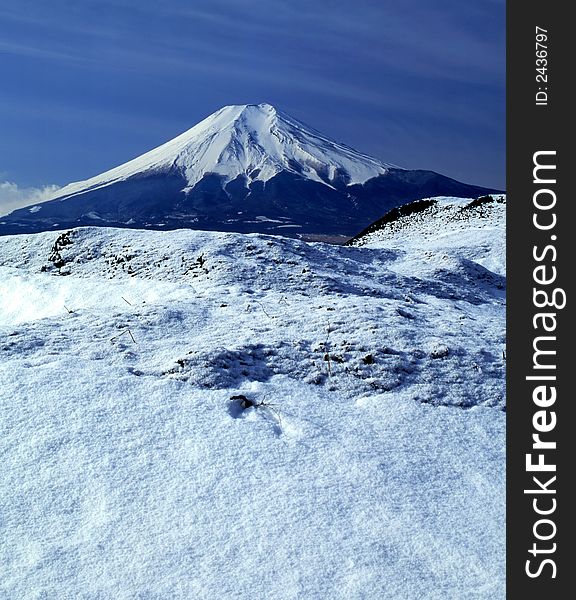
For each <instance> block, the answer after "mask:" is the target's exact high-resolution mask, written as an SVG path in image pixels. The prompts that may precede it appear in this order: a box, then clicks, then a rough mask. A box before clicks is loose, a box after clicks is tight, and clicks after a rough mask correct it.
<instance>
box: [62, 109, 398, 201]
mask: <svg viewBox="0 0 576 600" xmlns="http://www.w3.org/2000/svg"><path fill="white" fill-rule="evenodd" d="M390 167H394V168H399V167H396V166H395V165H392V164H387V163H382V162H380V161H379V160H377V159H375V158H372V157H371V156H368V155H366V154H362V153H360V152H357V151H356V150H353V149H352V148H349V147H348V146H345V145H343V144H339V143H337V142H334V141H332V140H330V139H328V138H326V137H325V136H323V135H322V134H321V133H319V132H317V131H315V130H313V129H311V128H309V127H308V126H307V125H304V124H303V123H301V122H300V121H298V120H296V119H294V118H292V117H290V116H289V115H287V114H286V113H283V112H282V111H279V110H277V109H276V108H274V107H273V106H271V105H270V104H265V103H263V104H243V105H232V106H225V107H223V108H221V109H220V110H218V111H216V112H215V113H213V114H211V115H210V116H209V117H207V118H206V119H204V120H203V121H201V122H200V123H198V124H197V125H195V126H194V127H192V128H191V129H189V130H188V131H186V132H184V133H183V134H181V135H179V136H178V137H176V138H174V139H173V140H170V141H169V142H167V143H166V144H163V145H162V146H159V147H158V148H155V149H154V150H151V151H150V152H147V153H146V154H143V155H142V156H139V157H138V158H135V159H134V160H131V161H129V162H127V163H125V164H123V165H120V166H119V167H116V168H114V169H111V170H110V171H106V172H105V173H102V174H100V175H97V176H96V177H93V178H91V179H88V180H86V181H80V182H75V183H71V184H69V185H67V186H65V187H63V188H61V189H59V190H58V192H56V193H55V194H54V196H53V198H52V199H55V198H61V197H62V198H69V197H70V196H72V195H74V194H77V193H80V192H85V191H87V190H93V189H97V188H100V187H105V186H107V185H110V184H112V183H116V182H118V181H123V180H126V179H128V178H130V177H132V176H135V175H141V174H143V173H165V172H167V171H171V170H177V171H178V172H181V173H183V174H184V175H185V177H186V179H187V181H188V188H193V187H194V186H195V185H196V184H197V183H198V182H199V181H200V180H201V179H202V178H203V177H204V175H206V174H207V173H217V174H219V175H222V176H224V181H225V182H228V181H231V180H233V179H236V177H238V176H239V175H244V176H248V177H249V178H250V180H251V181H268V180H269V179H271V178H272V177H274V175H276V174H278V173H279V172H280V171H287V172H289V173H297V174H299V175H301V176H302V177H304V178H307V179H311V180H313V181H317V182H319V183H322V184H327V185H329V184H328V183H327V180H333V179H334V178H335V177H337V176H340V177H341V176H345V177H346V178H348V184H349V185H352V184H354V183H364V182H366V181H367V180H368V179H372V178H373V177H377V176H378V175H383V174H384V173H386V171H387V169H388V168H390Z"/></svg>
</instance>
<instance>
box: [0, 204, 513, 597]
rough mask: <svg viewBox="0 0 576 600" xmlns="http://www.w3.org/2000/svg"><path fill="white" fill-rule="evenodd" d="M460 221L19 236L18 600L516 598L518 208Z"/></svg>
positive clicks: (2, 306)
mask: <svg viewBox="0 0 576 600" xmlns="http://www.w3.org/2000/svg"><path fill="white" fill-rule="evenodd" d="M458 202H459V201H456V200H454V199H452V200H448V199H444V200H442V201H441V203H442V204H444V205H445V206H446V210H447V211H448V212H450V211H451V210H452V209H453V208H454V207H455V206H456V205H457V203H458ZM447 215H448V213H447V212H444V211H440V210H439V211H437V213H436V214H435V215H430V216H429V220H428V221H427V223H426V225H424V224H423V223H421V224H420V225H419V226H418V225H414V224H413V225H412V229H410V231H408V228H407V227H406V226H405V227H404V228H403V233H400V232H399V233H398V236H402V235H403V236H404V238H402V239H401V237H398V238H397V239H396V238H394V237H393V236H392V234H391V233H390V232H388V233H387V235H388V239H387V240H383V239H382V236H380V239H379V240H375V239H372V241H371V242H370V243H366V244H365V246H364V247H342V246H330V245H326V244H319V243H315V244H307V243H305V242H301V241H298V240H294V239H286V238H281V237H272V236H264V235H259V234H250V235H239V234H230V233H228V234H226V233H215V232H199V231H188V230H180V231H171V232H152V231H131V230H123V229H106V228H80V229H75V230H72V231H71V232H70V233H66V232H50V233H40V234H34V235H21V236H7V237H3V238H0V333H1V336H2V346H1V350H2V358H3V360H2V365H1V367H0V389H1V390H2V396H1V403H0V405H1V411H2V412H1V416H0V427H1V428H2V429H1V438H0V440H1V441H0V453H1V454H2V462H1V464H0V481H1V482H2V484H1V485H0V514H1V519H0V597H6V598H18V599H19V598H114V599H122V598H126V599H128V598H130V599H132V598H162V599H164V598H171V599H172V598H195V599H196V598H199V599H201V598H206V599H213V598H230V599H232V598H246V599H253V598H266V599H282V600H284V599H291V598H294V599H295V598H306V599H308V598H318V599H325V598H342V599H350V598H352V599H355V598H358V599H360V598H391V599H396V598H398V599H412V598H430V599H445V598H458V599H461V598H503V597H504V595H505V592H504V577H505V573H504V555H505V537H504V529H505V527H504V525H505V523H504V519H505V505H504V503H505V489H504V451H505V431H504V427H505V413H504V412H503V410H502V408H503V406H504V366H505V365H504V363H503V349H504V343H505V339H504V331H505V324H504V289H503V287H502V284H503V277H502V275H503V271H502V270H501V269H503V267H504V255H503V251H502V244H501V241H502V237H503V214H501V213H499V212H498V211H493V212H492V213H491V214H490V215H489V217H487V218H485V219H484V220H483V221H482V223H483V225H482V226H480V225H479V223H480V222H481V220H480V219H478V220H477V221H470V220H466V221H464V220H458V219H452V220H450V219H448V217H447ZM446 219H448V221H449V227H450V228H451V233H452V234H453V235H449V236H446V235H444V234H445V233H446V228H443V227H440V226H439V224H440V223H442V222H445V221H446ZM434 220H435V221H436V232H437V234H438V235H434V234H433V231H434V227H433V225H432V224H431V221H434ZM405 225H406V224H405ZM426 228H429V230H428V229H426ZM418 229H420V234H418ZM427 231H428V233H427ZM458 231H459V232H460V235H458V233H457V232H458ZM474 236H476V238H475V237H474ZM457 239H460V240H461V243H456V242H455V240H457ZM474 239H477V242H478V244H477V245H475V244H474ZM463 240H465V241H463ZM423 257H425V258H423ZM480 263H483V264H484V266H482V265H481V264H480ZM490 265H498V268H497V269H496V270H495V271H490V270H488V269H489V266H490ZM238 395H244V396H245V397H246V398H248V399H249V400H251V401H252V402H254V403H255V404H256V405H257V406H252V407H250V408H247V409H245V410H244V409H243V408H242V406H241V405H240V400H238V399H236V400H231V397H232V396H238ZM259 403H262V404H261V405H258V404H259Z"/></svg>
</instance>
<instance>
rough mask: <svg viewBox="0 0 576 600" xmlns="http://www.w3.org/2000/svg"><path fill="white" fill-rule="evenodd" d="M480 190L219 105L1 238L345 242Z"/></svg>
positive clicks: (262, 111)
mask: <svg viewBox="0 0 576 600" xmlns="http://www.w3.org/2000/svg"><path fill="white" fill-rule="evenodd" d="M488 191H489V190H485V189H484V188H480V187H477V186H470V185H466V184H463V183H460V182H457V181H455V180H453V179H450V178H448V177H444V176H442V175H439V174H437V173H433V172H431V171H419V170H416V171H409V170H406V169H401V168H400V167H396V166H394V165H391V164H387V163H383V162H381V161H379V160H377V159H375V158H372V157H370V156H367V155H365V154H361V153H360V152H357V151H355V150H352V149H351V148H349V147H347V146H345V145H343V144H339V143H337V142H334V141H332V140H329V139H328V138H326V137H325V136H323V135H322V134H320V133H318V132H317V131H315V130H313V129H311V128H309V127H307V126H306V125H304V124H303V123H300V122H299V121H297V120H295V119H293V118H292V117H290V116H288V115H287V114H285V113H283V112H281V111H278V110H276V109H275V108H274V107H273V106H270V105H269V104H258V105H255V104H249V105H239V106H226V107H224V108H222V109H220V110H219V111H217V112H215V113H214V114H212V115H210V116H209V117H207V118H206V119H204V120H203V121H202V122H200V123H199V124H198V125H196V126H195V127H193V128H192V129H190V130H189V131H187V132H185V133H183V134H182V135H180V136H178V137H177V138H175V139H173V140H172V141H170V142H168V143H166V144H164V145H162V146H160V147H158V148H156V149H154V150H152V151H150V152H147V153H146V154H144V155H142V156H140V157H138V158H136V159H134V160H131V161H130V162H127V163H126V164H123V165H121V166H119V167H116V168H114V169H112V170H110V171H107V172H105V173H102V174H101V175H97V176H96V177H93V178H91V179H88V180H87V181H81V182H76V183H72V184H70V185H67V186H65V187H64V188H61V189H60V190H58V191H57V192H55V193H54V195H53V196H52V198H50V199H49V200H48V201H46V202H43V203H41V204H36V205H34V206H30V207H26V208H22V209H19V210H16V211H14V212H13V213H11V214H10V215H7V216H6V217H3V218H2V219H1V220H0V235H8V234H13V233H26V232H37V231H47V230H55V229H62V228H67V227H77V226H86V225H94V226H116V227H131V228H148V229H150V228H151V229H180V228H182V227H191V228H193V229H201V230H213V231H237V232H240V233H249V232H262V233H276V234H281V235H287V236H293V237H302V236H309V235H339V236H344V237H350V236H351V235H354V234H356V233H357V232H358V231H360V230H361V229H362V228H363V227H365V226H366V225H368V224H369V223H371V222H372V221H374V219H376V218H378V217H380V216H382V214H383V213H384V212H386V211H387V210H388V209H390V208H391V207H393V206H398V205H400V204H402V203H404V202H406V201H410V200H414V199H417V198H422V197H425V196H429V195H437V194H449V195H453V196H456V195H462V196H466V197H474V196H476V195H480V194H482V193H487V192H488ZM343 241H345V240H343Z"/></svg>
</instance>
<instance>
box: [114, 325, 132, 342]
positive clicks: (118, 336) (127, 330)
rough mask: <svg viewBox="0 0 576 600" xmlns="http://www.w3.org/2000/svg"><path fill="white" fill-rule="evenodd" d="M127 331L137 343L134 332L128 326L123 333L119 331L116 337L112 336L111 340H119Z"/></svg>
mask: <svg viewBox="0 0 576 600" xmlns="http://www.w3.org/2000/svg"><path fill="white" fill-rule="evenodd" d="M125 333H128V334H129V335H130V337H131V338H132V341H133V342H134V343H136V340H135V339H134V336H133V335H132V332H131V331H130V329H129V328H128V327H126V329H125V330H124V331H123V332H122V333H119V334H118V335H115V336H114V337H112V338H110V341H111V342H113V341H114V340H117V339H118V338H120V337H122V336H123V335H124V334H125Z"/></svg>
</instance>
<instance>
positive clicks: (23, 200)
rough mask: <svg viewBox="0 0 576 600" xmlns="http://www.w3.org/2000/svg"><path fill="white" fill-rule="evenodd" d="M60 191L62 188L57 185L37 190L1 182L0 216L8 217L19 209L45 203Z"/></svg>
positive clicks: (9, 182)
mask: <svg viewBox="0 0 576 600" xmlns="http://www.w3.org/2000/svg"><path fill="white" fill-rule="evenodd" d="M58 189H60V188H59V187H58V186H57V185H45V186H43V187H41V188H35V187H20V186H19V185H18V184H16V183H13V182H11V181H3V182H0V215H7V214H8V213H11V212H12V211H13V210H16V209H17V208H22V207H24V206H30V205H33V204H36V203H39V202H44V201H45V200H48V199H49V198H50V197H51V196H52V194H54V192H56V191H57V190H58Z"/></svg>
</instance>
